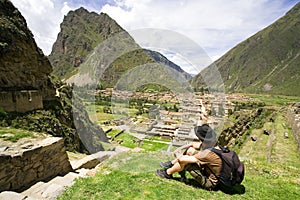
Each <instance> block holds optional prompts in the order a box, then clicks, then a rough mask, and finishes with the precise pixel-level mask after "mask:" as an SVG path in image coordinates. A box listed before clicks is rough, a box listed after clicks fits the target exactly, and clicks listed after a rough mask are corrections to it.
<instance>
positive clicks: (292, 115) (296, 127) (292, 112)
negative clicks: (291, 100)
mask: <svg viewBox="0 0 300 200" xmlns="http://www.w3.org/2000/svg"><path fill="white" fill-rule="evenodd" d="M287 119H288V122H289V124H290V127H291V128H292V131H293V135H294V138H295V141H296V143H297V146H298V151H299V153H300V102H299V103H297V104H294V105H292V106H291V107H289V109H288V112H287Z"/></svg>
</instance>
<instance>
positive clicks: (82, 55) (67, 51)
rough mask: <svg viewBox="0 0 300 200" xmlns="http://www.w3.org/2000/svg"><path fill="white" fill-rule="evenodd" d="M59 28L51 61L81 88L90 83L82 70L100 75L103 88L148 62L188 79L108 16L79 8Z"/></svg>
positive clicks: (65, 76)
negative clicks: (163, 66)
mask: <svg viewBox="0 0 300 200" xmlns="http://www.w3.org/2000/svg"><path fill="white" fill-rule="evenodd" d="M60 26H61V31H60V33H59V34H58V36H57V40H56V42H55V43H54V45H53V48H52V52H51V54H50V56H49V59H50V61H51V63H52V65H53V67H54V71H53V73H54V74H55V75H57V76H59V77H61V78H63V79H65V80H66V81H67V82H68V83H74V80H79V82H80V84H79V83H78V82H77V81H76V83H78V84H79V85H82V84H81V82H85V83H86V82H88V81H86V80H85V75H86V74H84V75H82V76H81V77H79V76H80V75H78V74H79V72H80V70H82V71H84V73H85V72H87V71H88V72H91V73H93V72H96V71H97V72H100V73H98V74H97V75H96V77H99V82H98V83H97V84H99V85H101V86H102V87H104V88H106V87H114V86H115V85H116V83H117V82H118V80H120V78H121V77H123V76H124V75H125V74H126V73H127V72H129V71H130V70H132V69H133V68H135V67H138V66H142V65H144V64H149V63H152V64H153V63H156V64H164V65H167V66H168V67H169V68H172V69H173V70H174V71H176V72H177V73H178V74H182V76H184V77H188V76H189V75H188V74H187V73H185V72H184V71H183V70H182V69H181V68H180V67H179V66H175V64H172V63H171V62H170V61H168V62H167V61H166V60H167V59H166V58H163V57H161V56H158V55H157V54H155V55H156V56H155V58H159V60H156V59H155V58H153V57H152V56H151V55H154V54H151V55H149V54H148V53H147V52H145V51H144V50H143V49H142V48H141V47H140V46H139V45H138V44H136V42H135V41H134V39H133V38H132V37H131V36H130V35H129V34H128V33H127V32H126V31H125V30H124V29H123V28H122V27H120V26H119V25H118V24H117V23H116V21H114V20H113V19H112V18H110V17H109V16H108V15H107V14H104V13H100V14H96V13H94V12H88V11H87V10H86V9H84V8H79V9H77V10H75V11H70V12H69V13H68V14H67V15H66V16H65V18H64V20H63V22H62V23H61V25H60ZM99 45H100V46H101V45H103V46H101V48H102V47H103V48H102V49H101V48H99V49H98V48H97V47H99ZM104 48H105V50H104ZM148 52H149V51H148ZM90 63H92V64H90ZM79 66H80V68H79ZM82 68H84V69H82ZM157 71H159V72H158V74H160V75H161V74H165V73H164V70H162V69H158V70H157ZM88 74H89V73H88ZM139 76H141V75H139ZM164 78H165V80H167V79H169V78H167V77H164ZM131 85H138V83H132V84H131Z"/></svg>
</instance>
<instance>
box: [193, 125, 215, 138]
mask: <svg viewBox="0 0 300 200" xmlns="http://www.w3.org/2000/svg"><path fill="white" fill-rule="evenodd" d="M194 130H195V134H196V136H197V137H198V138H199V139H200V140H201V141H205V142H213V141H216V136H217V134H216V133H215V132H214V130H213V129H212V128H210V126H209V125H208V124H203V125H202V126H195V128H194Z"/></svg>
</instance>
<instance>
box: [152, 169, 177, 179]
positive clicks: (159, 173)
mask: <svg viewBox="0 0 300 200" xmlns="http://www.w3.org/2000/svg"><path fill="white" fill-rule="evenodd" d="M155 174H156V175H157V176H159V177H161V178H166V179H172V178H173V176H172V175H169V174H167V170H165V169H157V170H156V171H155Z"/></svg>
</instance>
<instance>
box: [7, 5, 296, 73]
mask: <svg viewBox="0 0 300 200" xmlns="http://www.w3.org/2000/svg"><path fill="white" fill-rule="evenodd" d="M11 1H12V2H13V4H14V5H15V6H16V7H17V8H18V9H19V10H20V11H21V13H22V15H23V16H24V17H25V19H26V21H27V24H28V26H29V28H30V30H31V31H32V33H33V34H34V37H35V40H36V42H37V44H38V46H39V47H40V48H41V49H42V50H43V52H44V53H45V54H46V55H49V54H50V53H51V49H52V45H53V43H54V42H55V40H56V37H57V34H58V33H59V31H60V28H59V25H60V23H61V22H62V20H63V17H64V15H66V14H67V13H68V12H69V11H70V10H74V9H77V8H79V7H85V8H86V9H88V10H89V11H94V12H97V13H100V12H105V13H107V14H108V15H109V16H110V17H112V18H113V19H115V20H116V21H117V23H118V24H119V25H121V26H122V27H123V28H124V29H125V30H127V31H132V30H136V29H143V28H154V29H166V30H171V31H175V32H177V33H179V34H182V35H184V36H186V37H187V38H189V39H191V40H193V41H194V42H196V43H197V44H198V45H199V46H200V47H202V48H203V49H204V50H205V52H206V53H207V55H208V56H209V57H210V58H211V60H213V61H214V60H216V59H218V58H219V57H220V56H222V55H223V54H224V53H226V52H227V51H228V50H229V49H231V48H233V47H234V46H235V45H237V44H238V43H240V42H242V41H243V40H245V39H247V38H248V37H250V36H251V35H253V34H255V33H256V32H258V31H259V30H261V29H263V28H264V27H266V26H268V25H270V24H271V23H273V22H274V21H276V20H277V19H278V18H280V17H282V16H283V15H284V14H285V13H286V12H287V11H288V10H289V9H291V8H292V7H293V6H294V5H295V4H296V3H297V2H299V1H298V0H65V1H64V0H11ZM175 53H176V52H175ZM167 56H168V57H169V58H170V59H171V60H173V61H175V62H176V63H177V64H179V65H181V66H182V67H183V68H184V69H185V70H186V71H188V72H189V73H198V72H197V71H196V70H193V69H189V67H188V65H186V66H185V64H184V63H181V60H180V59H179V57H178V56H176V54H168V55H167Z"/></svg>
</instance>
